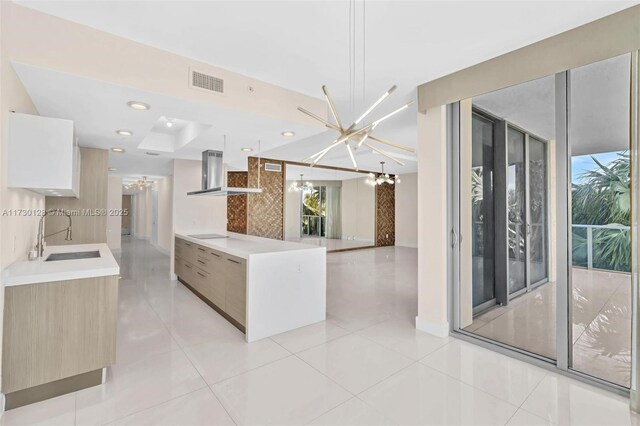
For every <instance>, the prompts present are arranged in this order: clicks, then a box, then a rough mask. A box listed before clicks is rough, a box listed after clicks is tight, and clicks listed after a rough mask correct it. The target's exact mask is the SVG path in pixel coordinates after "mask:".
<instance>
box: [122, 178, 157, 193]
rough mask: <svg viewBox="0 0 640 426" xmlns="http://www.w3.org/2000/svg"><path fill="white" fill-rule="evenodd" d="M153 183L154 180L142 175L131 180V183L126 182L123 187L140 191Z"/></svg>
mask: <svg viewBox="0 0 640 426" xmlns="http://www.w3.org/2000/svg"><path fill="white" fill-rule="evenodd" d="M153 184H154V181H152V180H147V177H146V176H142V179H138V180H137V181H135V182H131V183H128V184H126V185H124V188H125V189H131V190H134V191H142V190H144V189H147V188H150V187H152V186H153Z"/></svg>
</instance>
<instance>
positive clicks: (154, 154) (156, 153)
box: [145, 151, 160, 156]
mask: <svg viewBox="0 0 640 426" xmlns="http://www.w3.org/2000/svg"><path fill="white" fill-rule="evenodd" d="M145 154H147V155H153V156H156V155H160V153H159V152H149V151H147V152H145Z"/></svg>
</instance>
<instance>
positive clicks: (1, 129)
mask: <svg viewBox="0 0 640 426" xmlns="http://www.w3.org/2000/svg"><path fill="white" fill-rule="evenodd" d="M7 4H8V2H0V21H1V24H0V28H1V29H2V32H1V33H0V93H1V94H2V95H1V96H0V209H1V210H2V211H7V212H11V210H13V209H26V210H28V211H36V212H37V211H38V210H42V209H44V196H43V195H40V194H36V193H35V192H32V191H28V190H25V189H10V188H7V184H6V182H7V176H6V173H7V163H8V162H9V159H8V158H7V121H8V116H9V114H11V112H10V110H13V111H16V112H22V113H26V114H38V110H37V109H36V107H35V106H34V104H33V102H32V101H31V98H30V97H29V95H28V94H27V92H26V91H25V89H24V87H23V86H22V83H21V82H20V80H19V79H18V76H17V75H16V73H15V71H14V70H13V68H12V67H11V64H10V62H9V58H8V57H7V50H6V49H7V47H6V45H7V43H9V42H10V41H9V40H7V37H6V32H5V31H4V29H5V28H6V26H5V24H6V20H7V15H6V12H5V10H6V9H5V7H7ZM38 221H39V217H37V216H23V215H13V216H12V215H0V268H5V267H7V266H8V265H10V264H12V263H14V262H15V261H16V260H21V259H25V258H26V254H27V251H28V250H29V249H30V248H31V247H33V246H34V245H35V242H36V235H37V233H38ZM1 276H2V274H0V280H1V279H2V278H1ZM3 307H4V283H2V282H1V281H0V329H2V318H3ZM1 350H2V348H1V347H0V351H1Z"/></svg>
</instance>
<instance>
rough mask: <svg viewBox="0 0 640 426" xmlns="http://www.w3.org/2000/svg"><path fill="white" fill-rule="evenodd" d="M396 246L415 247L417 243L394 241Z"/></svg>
mask: <svg viewBox="0 0 640 426" xmlns="http://www.w3.org/2000/svg"><path fill="white" fill-rule="evenodd" d="M396 247H408V248H414V249H417V248H418V244H412V243H403V242H398V241H396Z"/></svg>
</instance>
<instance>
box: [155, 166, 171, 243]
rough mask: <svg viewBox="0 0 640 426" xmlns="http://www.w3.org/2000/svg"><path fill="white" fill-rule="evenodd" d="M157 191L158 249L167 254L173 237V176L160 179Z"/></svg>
mask: <svg viewBox="0 0 640 426" xmlns="http://www.w3.org/2000/svg"><path fill="white" fill-rule="evenodd" d="M156 187H157V189H158V224H157V226H158V248H159V249H160V250H161V251H164V252H166V253H169V252H170V251H171V241H172V236H173V176H167V177H165V178H163V179H160V180H159V181H158V182H157V184H156Z"/></svg>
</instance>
